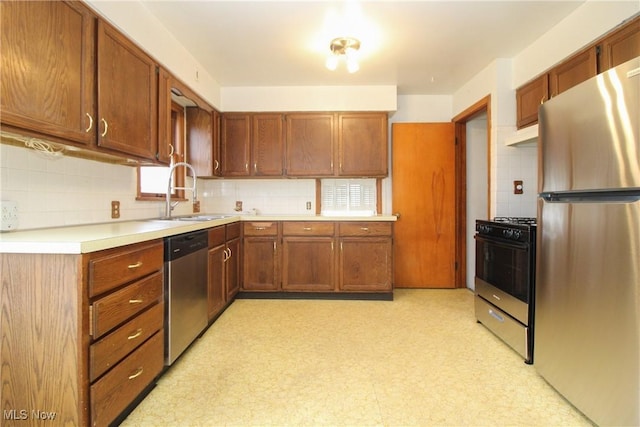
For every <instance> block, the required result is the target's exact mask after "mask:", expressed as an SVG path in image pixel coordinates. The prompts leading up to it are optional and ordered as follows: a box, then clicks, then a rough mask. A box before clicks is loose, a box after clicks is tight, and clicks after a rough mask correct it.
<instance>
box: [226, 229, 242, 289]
mask: <svg viewBox="0 0 640 427" xmlns="http://www.w3.org/2000/svg"><path fill="white" fill-rule="evenodd" d="M227 252H228V254H229V255H228V256H227V259H226V261H225V287H226V290H227V301H230V300H231V299H233V298H234V297H235V296H236V294H237V293H238V290H239V289H240V238H239V237H236V238H235V239H231V240H229V241H227Z"/></svg>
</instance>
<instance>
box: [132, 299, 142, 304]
mask: <svg viewBox="0 0 640 427" xmlns="http://www.w3.org/2000/svg"><path fill="white" fill-rule="evenodd" d="M141 302H144V300H143V299H130V300H129V304H140V303H141Z"/></svg>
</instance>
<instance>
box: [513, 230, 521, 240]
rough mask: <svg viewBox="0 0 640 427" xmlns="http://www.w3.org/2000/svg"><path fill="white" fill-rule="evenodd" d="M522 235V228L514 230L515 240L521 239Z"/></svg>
mask: <svg viewBox="0 0 640 427" xmlns="http://www.w3.org/2000/svg"><path fill="white" fill-rule="evenodd" d="M520 237H522V231H520V230H514V231H513V239H514V240H519V239H520Z"/></svg>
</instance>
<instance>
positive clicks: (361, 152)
mask: <svg viewBox="0 0 640 427" xmlns="http://www.w3.org/2000/svg"><path fill="white" fill-rule="evenodd" d="M387 132H388V131H387V115H386V113H370V114H362V113H350V114H340V115H339V116H338V157H339V175H341V176H369V177H373V176H379V177H384V176H387V174H388V152H389V147H388V144H387Z"/></svg>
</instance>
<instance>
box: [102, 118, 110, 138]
mask: <svg viewBox="0 0 640 427" xmlns="http://www.w3.org/2000/svg"><path fill="white" fill-rule="evenodd" d="M100 121H101V122H102V124H104V131H103V132H102V133H101V134H100V136H102V137H105V136H107V131H108V130H109V125H108V124H107V121H106V120H105V119H100Z"/></svg>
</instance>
